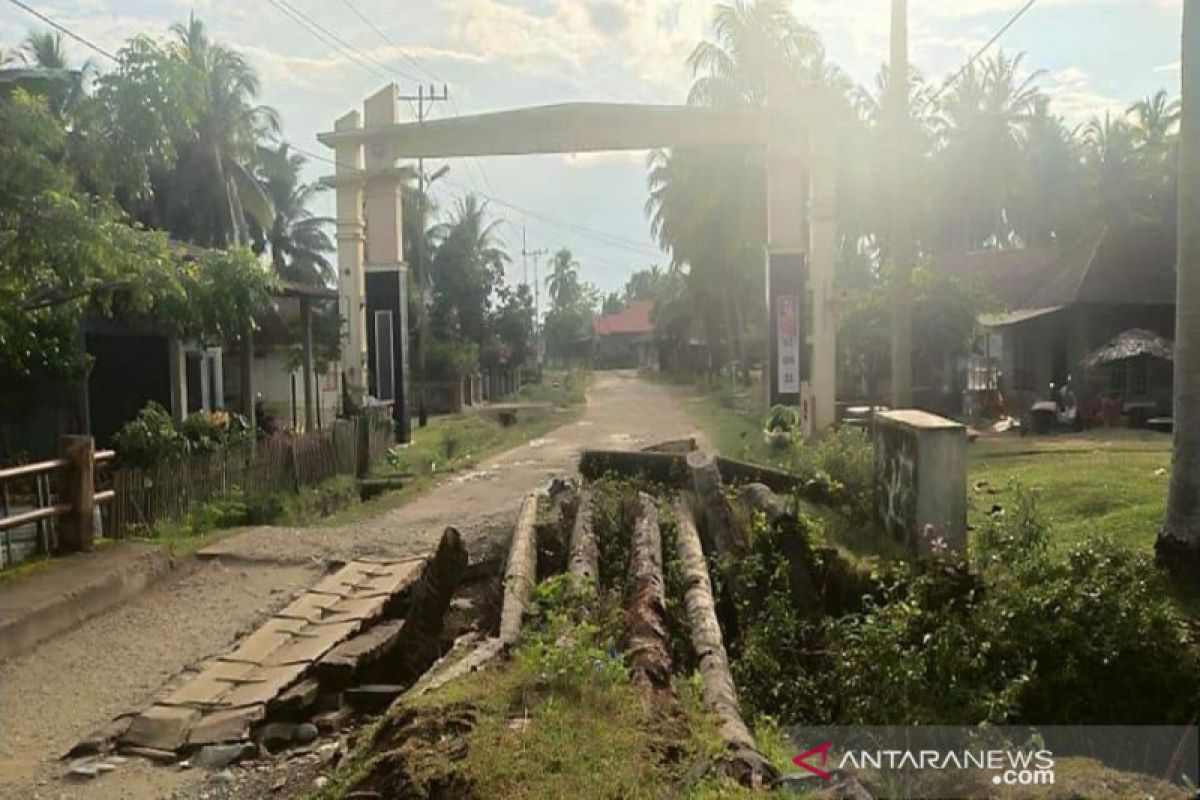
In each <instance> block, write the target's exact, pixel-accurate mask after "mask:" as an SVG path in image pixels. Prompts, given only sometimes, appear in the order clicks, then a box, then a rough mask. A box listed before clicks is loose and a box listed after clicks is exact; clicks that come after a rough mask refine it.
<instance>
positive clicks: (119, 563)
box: [0, 542, 173, 661]
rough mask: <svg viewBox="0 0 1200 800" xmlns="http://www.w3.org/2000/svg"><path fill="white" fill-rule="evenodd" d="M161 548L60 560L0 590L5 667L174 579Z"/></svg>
mask: <svg viewBox="0 0 1200 800" xmlns="http://www.w3.org/2000/svg"><path fill="white" fill-rule="evenodd" d="M172 566H173V563H172V561H171V558H170V556H168V555H167V554H166V552H164V551H163V549H162V548H160V547H158V546H156V545H151V544H141V543H135V542H127V543H126V542H123V543H119V544H114V545H111V546H109V547H104V548H101V549H99V550H94V551H92V552H90V553H77V554H74V555H70V556H65V557H63V558H57V559H55V560H54V561H53V562H52V563H51V565H50V568H49V569H47V570H46V571H44V572H39V573H37V574H34V575H30V576H28V577H25V578H20V579H18V580H15V581H12V582H10V583H9V584H8V585H5V586H4V587H2V588H0V661H4V660H6V659H9V658H12V657H13V656H15V655H18V654H20V653H24V652H26V651H28V650H31V649H33V648H34V647H35V646H37V645H38V644H39V643H40V642H44V641H46V640H47V639H50V638H52V637H54V636H57V635H58V634H60V633H63V632H64V631H68V630H70V629H71V628H74V627H76V626H77V625H79V624H80V623H82V622H84V621H85V620H87V619H89V618H91V617H94V616H96V615H97V614H101V613H103V612H105V611H107V610H109V609H110V608H113V607H115V606H118V605H120V604H121V603H124V602H125V601H126V600H129V599H130V598H132V597H133V596H135V595H137V594H138V593H140V592H141V591H143V590H144V589H146V587H148V586H150V585H151V584H153V583H154V582H156V581H158V580H159V579H161V578H162V577H164V576H165V575H167V574H168V573H170V571H171V568H172Z"/></svg>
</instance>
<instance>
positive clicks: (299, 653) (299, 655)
mask: <svg viewBox="0 0 1200 800" xmlns="http://www.w3.org/2000/svg"><path fill="white" fill-rule="evenodd" d="M358 628H359V623H357V622H343V623H340V624H338V625H308V626H306V627H305V628H304V630H302V631H300V632H299V633H298V634H296V636H294V637H292V639H291V640H290V641H288V642H287V643H285V644H284V645H283V646H281V647H279V648H278V649H276V650H275V651H274V652H272V653H271V654H270V656H268V658H267V660H266V661H265V662H263V666H267V667H281V666H285V665H287V664H303V665H305V666H309V665H311V664H312V662H314V661H316V660H317V659H319V658H320V657H321V656H323V655H325V653H327V652H329V651H330V650H332V649H333V648H334V647H336V646H337V645H339V644H341V643H342V642H343V641H345V640H346V639H348V638H350V637H351V636H353V635H354V633H355V631H357V630H358Z"/></svg>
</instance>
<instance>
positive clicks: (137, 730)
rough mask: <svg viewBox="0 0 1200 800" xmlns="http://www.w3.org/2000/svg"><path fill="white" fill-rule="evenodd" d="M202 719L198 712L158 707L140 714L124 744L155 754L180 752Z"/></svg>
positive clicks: (125, 737) (188, 709)
mask: <svg viewBox="0 0 1200 800" xmlns="http://www.w3.org/2000/svg"><path fill="white" fill-rule="evenodd" d="M199 719H200V711H198V710H197V709H194V708H177V707H174V706H160V705H154V706H151V707H150V708H148V709H146V710H145V711H143V712H142V713H141V714H138V715H137V716H136V717H134V718H133V720H132V721H131V722H130V724H129V729H128V730H127V731H125V734H124V735H123V736H122V737H121V744H124V745H130V746H133V747H149V748H152V749H155V750H178V749H179V748H180V747H183V745H184V744H185V743H186V742H187V739H188V732H189V731H190V730H191V729H192V726H193V725H194V724H195V723H196V722H197V721H198V720H199Z"/></svg>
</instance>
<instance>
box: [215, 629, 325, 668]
mask: <svg viewBox="0 0 1200 800" xmlns="http://www.w3.org/2000/svg"><path fill="white" fill-rule="evenodd" d="M307 625H308V623H307V622H305V621H303V620H298V619H269V620H267V622H266V624H264V625H263V626H262V627H261V628H259V629H258V630H256V631H254V633H252V634H250V635H249V636H247V637H246V638H245V639H243V640H242V641H241V643H240V644H238V646H237V647H236V648H234V650H233V652H230V653H226V654H225V655H223V656H221V660H222V661H239V662H242V663H244V664H257V665H259V666H262V665H265V664H266V663H267V661H268V659H269V658H270V657H271V654H272V653H274V652H275V651H276V650H278V649H279V648H281V647H283V646H284V645H286V644H287V643H288V642H290V641H291V640H292V638H293V637H294V636H295V635H296V634H297V633H299V632H300V631H302V630H304V628H305V627H307Z"/></svg>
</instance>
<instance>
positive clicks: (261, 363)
mask: <svg viewBox="0 0 1200 800" xmlns="http://www.w3.org/2000/svg"><path fill="white" fill-rule="evenodd" d="M337 299H338V293H337V290H336V289H330V288H327V287H325V286H309V285H305V284H299V283H293V282H290V281H280V283H279V288H278V290H277V291H276V295H275V298H274V301H273V302H272V303H271V307H270V308H268V309H267V310H266V311H264V312H262V313H260V314H258V315H257V316H256V317H255V319H254V322H255V326H256V329H257V330H256V331H255V334H254V347H253V354H252V357H251V367H250V375H249V377H250V385H251V390H252V391H253V392H254V396H255V400H256V403H257V404H259V408H260V410H261V412H262V414H263V415H265V416H266V417H269V418H270V419H272V420H274V421H275V423H276V424H278V425H279V426H280V427H283V428H290V429H292V430H296V431H307V430H314V429H316V428H321V427H324V426H325V425H328V424H329V423H330V422H331V421H333V420H334V419H335V418H336V417H337V414H338V409H339V407H340V402H341V384H340V382H339V378H340V369H339V365H338V362H337V359H336V358H332V359H322V358H321V356H320V352H319V351H320V350H321V347H320V346H319V342H317V341H316V339H317V336H316V335H315V334H314V328H315V326H316V325H317V324H318V320H317V317H318V315H319V312H320V310H321V308H322V307H325V308H326V309H328V308H336V305H337ZM332 324H334V325H335V326H336V325H338V324H340V323H339V322H338V320H337V319H332ZM335 335H336V331H335ZM306 339H308V340H309V344H308V345H307V347H306V345H305V341H306ZM335 349H336V347H335ZM306 351H309V352H311V357H310V358H306V355H305V354H306ZM241 360H242V354H241V352H238V351H235V352H232V353H230V354H228V355H226V356H225V357H224V359H223V367H224V370H223V373H224V374H223V378H222V388H223V394H222V393H220V392H218V393H217V395H216V396H217V397H221V398H222V403H221V405H224V407H227V408H240V407H241V397H242V376H243V374H244V372H243V369H242V364H241ZM306 363H308V364H310V369H311V372H310V373H309V374H308V376H307V380H308V381H309V384H310V385H309V388H308V390H306V389H305V381H306V375H305V372H306V370H305V365H306ZM310 396H311V398H312V399H311V401H310V400H309V399H308V398H309V397H310Z"/></svg>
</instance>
